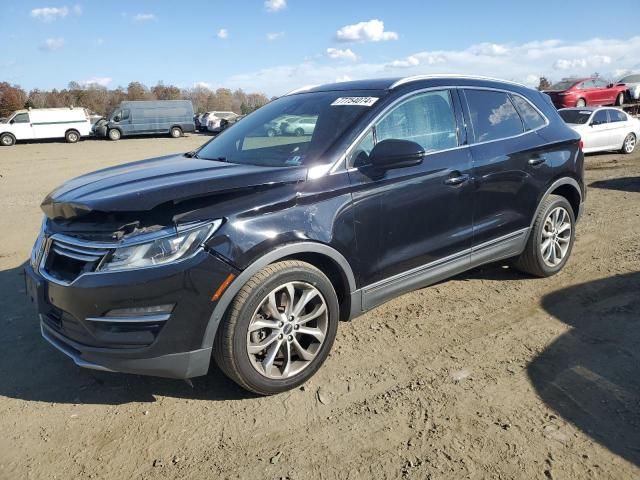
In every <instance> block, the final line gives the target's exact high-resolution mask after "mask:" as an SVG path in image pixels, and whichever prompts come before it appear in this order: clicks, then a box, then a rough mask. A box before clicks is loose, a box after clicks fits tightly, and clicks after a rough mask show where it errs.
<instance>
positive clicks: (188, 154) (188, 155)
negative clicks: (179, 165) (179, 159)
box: [184, 150, 200, 158]
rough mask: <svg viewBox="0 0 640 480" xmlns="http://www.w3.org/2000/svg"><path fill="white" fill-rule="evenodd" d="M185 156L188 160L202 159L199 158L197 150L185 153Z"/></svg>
mask: <svg viewBox="0 0 640 480" xmlns="http://www.w3.org/2000/svg"><path fill="white" fill-rule="evenodd" d="M184 156H185V157H187V158H200V157H198V152H196V151H195V150H193V151H191V152H187V153H185V154H184Z"/></svg>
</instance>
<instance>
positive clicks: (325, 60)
mask: <svg viewBox="0 0 640 480" xmlns="http://www.w3.org/2000/svg"><path fill="white" fill-rule="evenodd" d="M507 5H508V7H507ZM625 10H626V11H628V12H631V10H632V9H631V4H630V2H628V3H625V2H623V3H622V4H616V8H615V9H612V5H611V4H610V3H607V2H602V1H591V0H582V1H572V0H569V1H564V2H536V3H532V2H523V1H520V2H518V1H512V2H509V3H508V4H507V3H506V2H500V1H494V0H483V1H467V2H464V1H460V2H455V3H451V2H442V1H438V2H431V1H420V0H395V1H393V2H390V1H389V0H368V1H366V2H364V1H347V0H323V1H322V2H316V1H312V0H267V1H265V0H235V1H231V0H212V1H201V2H183V3H182V4H181V3H180V2H175V1H172V2H165V1H162V0H156V1H149V0H140V1H117V0H110V1H109V2H98V1H79V2H76V1H69V2H64V1H57V0H55V1H40V0H38V1H24V0H23V1H17V0H15V1H14V0H4V1H3V2H2V7H1V8H0V22H1V23H0V25H2V28H1V30H0V42H1V44H2V45H3V46H5V48H3V49H2V50H3V55H2V58H1V59H0V81H2V80H5V81H9V82H11V83H17V84H20V85H21V86H22V87H23V88H26V89H31V88H36V87H38V88H43V89H50V88H64V87H66V85H67V83H68V82H69V81H71V80H75V81H78V82H81V83H87V82H97V83H100V84H103V85H105V86H108V87H110V88H113V87H116V86H118V85H123V86H126V85H127V83H128V82H129V81H132V80H138V81H141V82H143V83H145V84H147V85H154V84H155V83H156V82H158V81H160V80H162V81H164V82H165V83H166V84H169V83H171V84H176V85H178V86H181V87H191V86H194V85H196V84H199V83H201V84H206V85H208V86H210V87H212V88H217V87H220V86H225V87H229V88H243V89H245V90H247V91H262V92H265V93H267V94H269V95H279V94H282V93H283V92H286V91H288V90H290V89H292V88H296V87H298V86H301V85H306V84H316V83H323V82H332V81H336V80H347V79H358V78H368V77H381V76H404V75H410V74H417V73H432V72H433V73H435V72H454V73H468V74H481V75H491V76H497V77H502V78H507V79H512V80H518V81H522V82H525V83H528V84H533V83H537V81H536V78H537V77H538V76H539V75H546V76H548V77H550V78H551V79H554V80H555V79H560V78H562V77H563V76H567V75H570V74H576V75H584V74H591V73H592V72H595V71H598V72H600V73H601V74H603V75H605V76H608V77H615V76H618V75H620V74H621V73H622V72H623V71H626V70H633V69H638V70H640V53H639V52H640V33H639V32H640V31H639V29H638V27H637V23H635V25H634V22H632V21H618V20H616V19H617V18H620V15H619V14H620V12H621V11H625ZM623 18H624V16H623ZM578 19H579V20H578ZM603 19H609V20H606V21H605V20H603Z"/></svg>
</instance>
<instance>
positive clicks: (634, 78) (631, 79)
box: [619, 74, 640, 83]
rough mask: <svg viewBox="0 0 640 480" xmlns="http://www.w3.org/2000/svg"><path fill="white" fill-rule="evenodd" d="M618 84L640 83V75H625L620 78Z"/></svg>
mask: <svg viewBox="0 0 640 480" xmlns="http://www.w3.org/2000/svg"><path fill="white" fill-rule="evenodd" d="M619 83H640V75H636V74H634V75H627V76H626V77H622V78H621V79H620V82H619Z"/></svg>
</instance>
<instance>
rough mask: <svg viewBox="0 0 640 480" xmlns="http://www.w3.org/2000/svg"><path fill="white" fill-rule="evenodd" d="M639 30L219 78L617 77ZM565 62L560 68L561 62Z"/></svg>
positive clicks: (250, 83) (295, 82) (250, 85)
mask: <svg viewBox="0 0 640 480" xmlns="http://www.w3.org/2000/svg"><path fill="white" fill-rule="evenodd" d="M638 51H640V36H635V37H631V38H618V39H599V38H594V39H589V40H583V41H561V40H556V39H549V40H539V41H531V42H527V43H520V44H517V43H513V44H492V43H481V44H477V45H471V46H469V47H467V48H464V49H460V50H423V51H416V52H414V53H410V52H409V53H408V54H407V56H405V57H400V58H397V59H391V60H390V61H387V62H376V63H366V62H362V61H356V62H347V63H338V64H335V63H328V62H327V61H326V58H327V57H326V56H324V58H325V60H324V61H323V59H322V56H321V57H312V58H309V59H306V60H305V61H304V62H302V63H301V64H298V65H276V66H273V67H271V68H265V69H262V70H258V71H254V72H247V73H242V74H237V75H233V76H231V77H229V78H227V79H224V82H223V83H224V84H226V85H233V87H234V88H236V87H237V88H243V89H246V90H251V91H255V90H260V91H265V92H267V93H268V94H269V95H279V94H282V93H285V92H287V91H290V90H293V89H295V88H297V87H299V86H300V85H314V84H321V83H329V82H334V81H335V80H336V79H339V78H346V77H349V78H352V79H355V80H357V79H363V78H376V77H393V76H407V75H416V74H429V73H459V74H470V75H485V76H490V77H499V78H504V79H506V80H514V81H518V82H521V83H525V84H526V85H530V86H536V85H537V84H538V79H539V77H540V76H545V77H547V78H548V79H549V80H552V81H556V80H560V79H561V78H562V77H565V76H573V75H576V76H583V75H584V76H588V75H590V74H592V73H593V72H594V71H596V70H597V71H599V72H600V74H601V76H602V77H604V78H606V79H610V80H617V78H619V76H620V75H619V74H620V72H621V71H626V70H638V69H640V64H638V57H637V55H635V54H634V52H638ZM563 67H564V68H563Z"/></svg>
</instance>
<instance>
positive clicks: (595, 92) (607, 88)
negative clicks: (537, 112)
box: [544, 74, 640, 108]
mask: <svg viewBox="0 0 640 480" xmlns="http://www.w3.org/2000/svg"><path fill="white" fill-rule="evenodd" d="M544 93H546V94H547V95H549V97H551V101H552V102H553V104H554V105H555V106H556V107H557V108H570V107H579V108H581V107H586V106H598V105H617V106H621V105H623V104H624V103H626V102H633V101H638V100H640V74H630V75H626V76H624V77H622V78H621V79H620V80H618V81H617V82H615V83H608V82H606V81H605V80H603V79H601V78H598V77H591V78H566V79H563V80H561V81H559V82H557V83H555V84H553V85H552V86H551V87H550V88H549V89H547V90H544Z"/></svg>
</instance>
